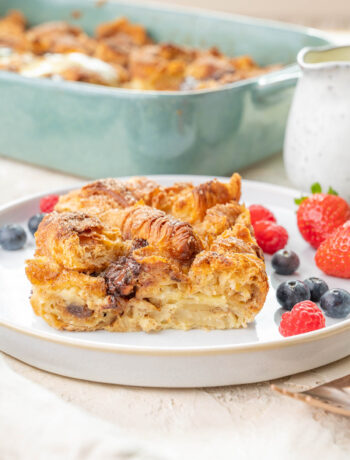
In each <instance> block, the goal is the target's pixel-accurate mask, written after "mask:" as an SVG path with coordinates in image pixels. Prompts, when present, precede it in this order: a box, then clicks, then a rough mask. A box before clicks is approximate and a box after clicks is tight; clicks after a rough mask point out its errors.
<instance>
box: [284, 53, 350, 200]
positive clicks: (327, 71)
mask: <svg viewBox="0 0 350 460" xmlns="http://www.w3.org/2000/svg"><path fill="white" fill-rule="evenodd" d="M298 62H299V65H300V68H301V71H302V76H301V78H300V80H299V82H298V86H297V89H296V92H295V96H294V101H293V104H292V108H291V111H290V115H289V120H288V127H287V132H286V138H285V147H284V155H285V165H286V170H287V173H288V176H289V178H290V180H291V181H292V182H293V183H294V184H295V185H296V186H298V187H299V188H301V189H303V190H309V189H310V186H311V184H312V183H314V182H316V181H318V182H320V183H321V185H322V186H323V188H324V189H325V190H326V189H328V187H329V186H332V187H333V188H335V189H336V190H337V191H338V192H339V193H340V194H341V195H342V196H344V197H345V198H347V199H348V200H350V84H349V82H350V46H341V47H322V48H307V49H305V50H302V51H301V52H300V54H299V56H298Z"/></svg>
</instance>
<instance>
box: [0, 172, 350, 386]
mask: <svg viewBox="0 0 350 460" xmlns="http://www.w3.org/2000/svg"><path fill="white" fill-rule="evenodd" d="M155 179H156V180H157V181H158V182H160V183H161V184H164V185H169V184H172V183H173V182H176V181H184V180H185V181H186V180H187V181H192V182H194V183H200V182H203V181H205V180H208V179H209V178H208V177H206V176H155ZM222 179H223V180H225V179H224V178H222ZM66 191H67V190H63V191H60V192H59V193H64V192H66ZM296 196H299V193H298V192H297V191H294V190H290V189H285V188H281V187H276V186H272V185H268V184H263V183H258V182H250V181H244V182H243V200H244V201H245V202H246V204H251V203H262V204H264V205H266V206H268V207H269V208H270V209H271V210H272V211H273V212H274V213H275V215H276V217H277V220H278V222H279V223H281V224H282V225H283V226H285V227H286V228H287V230H288V232H289V235H290V240H289V244H288V246H289V247H290V248H292V249H293V250H295V251H296V252H297V253H298V254H299V256H300V259H301V266H300V269H299V271H298V273H296V274H295V275H293V277H290V278H297V279H305V278H307V277H309V276H320V277H322V278H324V279H325V280H326V281H327V282H328V284H329V286H330V287H331V288H334V287H341V288H345V289H346V288H347V289H349V284H350V283H349V281H347V280H341V279H338V278H332V277H326V276H324V275H323V273H321V272H320V271H319V270H318V269H317V267H316V266H315V263H314V261H313V256H314V250H313V249H312V248H310V246H309V245H308V244H306V243H305V242H304V241H303V239H302V238H301V236H300V234H299V232H298V229H297V226H296V216H295V207H294V204H293V198H294V197H296ZM39 199H40V197H39V196H36V197H31V198H28V199H26V200H22V201H18V202H16V203H13V204H11V205H8V206H6V207H3V208H2V209H1V210H0V226H1V225H3V224H5V223H15V222H16V223H20V222H22V223H23V224H25V223H26V221H27V220H28V218H29V217H30V216H31V215H33V214H35V213H36V212H38V208H39V204H38V203H39ZM28 239H29V241H28V243H27V245H26V248H25V249H23V250H21V251H15V252H7V251H4V250H1V249H0V349H1V350H3V351H4V352H5V353H8V354H9V355H12V356H14V357H16V358H18V359H20V360H22V361H25V362H27V363H29V364H31V365H33V366H36V367H39V368H41V369H45V370H47V371H50V372H54V373H57V374H62V375H66V376H69V377H74V378H79V379H86V380H94V381H99V382H106V383H119V384H126V385H139V386H155V387H197V386H201V387H204V386H217V385H228V384H241V383H251V382H258V381H262V380H269V379H274V378H278V377H282V376H286V375H290V374H294V373H297V372H302V371H305V370H308V369H311V368H315V367H318V366H321V365H325V364H328V363H329V362H332V361H335V360H337V359H340V358H343V357H345V356H347V355H348V354H349V350H350V319H347V320H342V321H339V320H337V321H335V320H332V319H330V318H327V326H326V328H325V329H322V330H319V331H315V332H312V333H308V334H303V335H300V336H295V337H290V338H283V337H281V336H280V334H279V332H278V324H279V320H280V317H281V314H282V311H281V309H280V308H279V307H278V304H277V301H276V300H275V288H276V286H278V284H279V283H280V282H282V281H285V280H286V279H288V277H283V276H278V275H275V274H272V270H271V265H270V257H269V256H267V257H266V259H267V260H266V262H267V270H268V273H269V275H270V292H269V295H268V298H267V301H266V304H265V306H264V308H263V309H262V311H261V312H260V313H259V315H258V316H257V317H256V319H255V321H254V323H252V324H251V325H250V326H249V327H248V328H247V329H240V330H228V331H209V332H207V331H200V330H192V331H171V330H170V331H162V332H159V333H151V334H147V333H143V332H133V333H116V332H114V333H110V332H105V331H98V332H83V333H78V332H64V331H56V330H55V329H52V328H50V327H49V326H48V325H47V324H46V323H45V322H44V321H43V320H42V319H41V318H38V317H36V316H35V315H34V313H33V311H32V309H31V307H30V304H29V301H28V297H29V294H30V285H29V282H28V281H27V279H26V277H25V274H24V260H25V259H26V258H28V257H30V256H31V255H32V253H33V250H34V240H33V238H32V237H31V236H29V238H28Z"/></svg>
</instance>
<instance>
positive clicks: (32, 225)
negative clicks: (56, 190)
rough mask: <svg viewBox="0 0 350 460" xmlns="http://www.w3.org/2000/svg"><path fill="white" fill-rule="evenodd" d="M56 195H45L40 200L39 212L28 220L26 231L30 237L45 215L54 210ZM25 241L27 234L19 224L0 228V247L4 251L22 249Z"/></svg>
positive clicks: (56, 200)
mask: <svg viewBox="0 0 350 460" xmlns="http://www.w3.org/2000/svg"><path fill="white" fill-rule="evenodd" d="M58 198H59V197H58V195H47V196H45V197H43V198H42V199H41V200H40V212H39V213H37V214H35V215H34V216H32V217H31V218H30V219H29V220H28V230H29V231H30V233H31V234H32V235H34V233H35V232H36V231H37V230H38V227H39V224H40V222H41V221H42V220H43V218H44V216H45V214H47V213H49V212H52V211H53V210H54V207H55V204H56V203H57V202H58ZM26 241H27V234H26V232H25V230H24V228H23V227H22V226H21V225H19V224H7V225H4V226H3V227H1V228H0V247H2V248H3V249H5V250H6V251H17V250H19V249H22V248H23V247H24V245H25V244H26Z"/></svg>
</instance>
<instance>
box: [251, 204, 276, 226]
mask: <svg viewBox="0 0 350 460" xmlns="http://www.w3.org/2000/svg"><path fill="white" fill-rule="evenodd" d="M249 212H250V220H251V222H252V225H253V227H254V225H255V223H256V222H259V221H260V220H269V221H271V222H276V217H275V216H274V215H273V214H272V212H271V211H270V210H269V209H267V208H265V207H264V206H262V205H261V204H252V205H251V206H249Z"/></svg>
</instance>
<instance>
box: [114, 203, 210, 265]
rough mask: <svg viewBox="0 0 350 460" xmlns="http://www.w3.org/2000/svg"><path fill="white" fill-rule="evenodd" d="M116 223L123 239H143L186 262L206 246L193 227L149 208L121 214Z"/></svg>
mask: <svg viewBox="0 0 350 460" xmlns="http://www.w3.org/2000/svg"><path fill="white" fill-rule="evenodd" d="M115 223H116V224H117V225H118V227H119V228H120V230H121V232H122V237H123V238H125V239H132V238H143V239H145V240H147V241H148V243H149V244H151V245H155V247H158V248H164V249H166V250H167V251H168V252H169V254H170V255H171V256H172V257H174V258H175V259H178V260H181V261H183V262H186V261H189V260H191V259H193V257H194V256H195V255H196V254H197V253H198V252H199V251H201V250H202V243H201V241H200V239H199V238H198V237H197V236H196V234H195V233H194V231H193V229H192V227H191V225H189V224H188V223H187V222H181V221H179V220H178V219H176V218H174V217H172V216H170V215H168V214H166V213H165V212H163V211H160V210H158V209H155V208H151V207H149V206H140V205H138V206H134V207H131V208H127V209H125V210H124V211H118V212H116V216H115Z"/></svg>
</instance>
